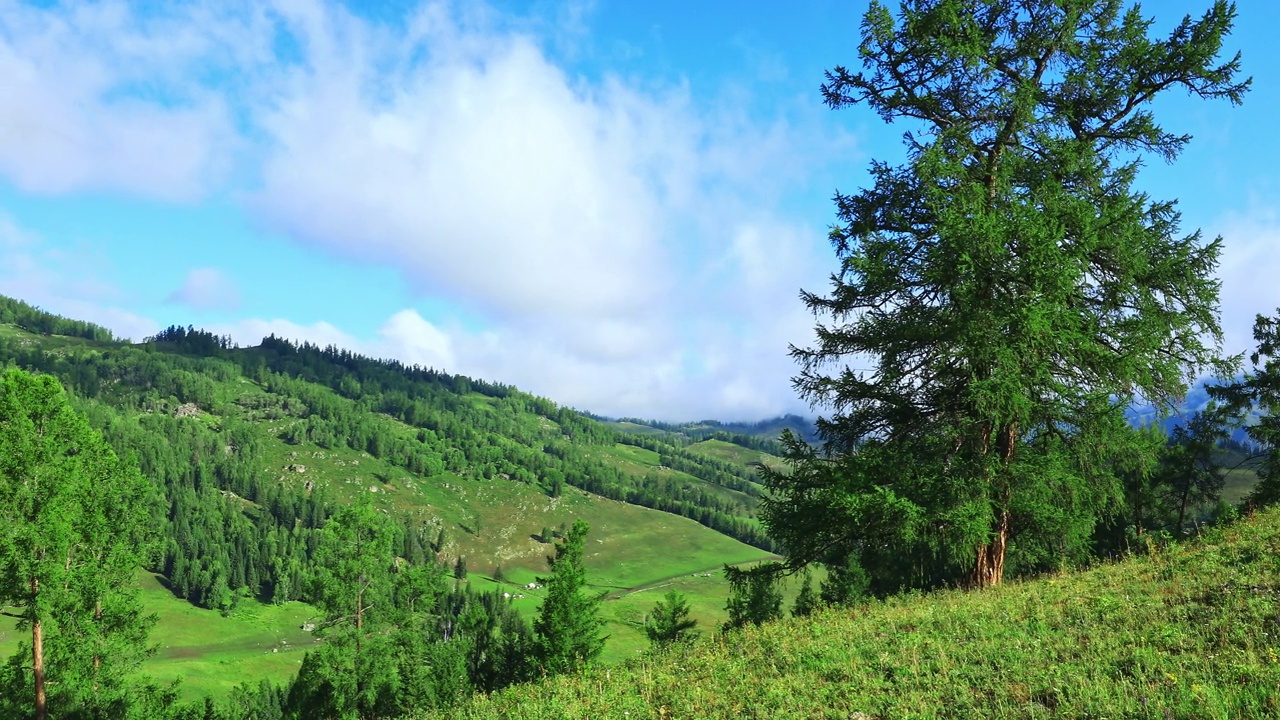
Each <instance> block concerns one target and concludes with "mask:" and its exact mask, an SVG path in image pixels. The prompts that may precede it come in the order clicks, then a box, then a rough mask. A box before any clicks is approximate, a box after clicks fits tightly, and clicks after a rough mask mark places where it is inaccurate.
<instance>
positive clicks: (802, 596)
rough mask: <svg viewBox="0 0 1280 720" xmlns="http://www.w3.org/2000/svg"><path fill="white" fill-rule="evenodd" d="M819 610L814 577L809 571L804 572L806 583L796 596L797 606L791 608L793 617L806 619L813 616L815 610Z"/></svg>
mask: <svg viewBox="0 0 1280 720" xmlns="http://www.w3.org/2000/svg"><path fill="white" fill-rule="evenodd" d="M817 609H818V596H817V595H815V594H814V592H813V575H812V573H810V572H809V570H808V569H806V570H805V571H804V582H803V583H801V585H800V592H799V594H797V595H796V602H795V605H793V606H792V607H791V615H792V616H793V617H805V616H806V615H812V614H813V611H814V610H817Z"/></svg>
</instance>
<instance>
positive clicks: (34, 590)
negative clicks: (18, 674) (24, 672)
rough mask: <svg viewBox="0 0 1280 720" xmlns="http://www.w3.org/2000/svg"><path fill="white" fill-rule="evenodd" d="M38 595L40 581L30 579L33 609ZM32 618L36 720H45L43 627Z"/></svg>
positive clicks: (37, 620) (37, 618)
mask: <svg viewBox="0 0 1280 720" xmlns="http://www.w3.org/2000/svg"><path fill="white" fill-rule="evenodd" d="M39 593H40V581H39V580H37V579H36V578H31V604H32V606H33V607H34V606H35V603H36V596H37V595H39ZM32 614H33V615H34V617H33V618H32V620H31V654H32V655H33V656H34V658H33V662H32V665H33V666H34V667H33V669H34V671H35V685H36V720H45V718H47V717H48V715H49V713H48V709H47V708H46V707H45V697H44V627H43V626H42V625H41V623H40V616H39V615H38V614H36V613H34V612H33V613H32Z"/></svg>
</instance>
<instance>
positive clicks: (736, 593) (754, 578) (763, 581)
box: [724, 563, 782, 630]
mask: <svg viewBox="0 0 1280 720" xmlns="http://www.w3.org/2000/svg"><path fill="white" fill-rule="evenodd" d="M781 570H782V568H781V566H779V565H778V564H777V563H766V564H764V565H757V566H756V567H753V568H749V569H747V570H743V569H741V568H736V567H733V566H732V565H725V566H724V576H725V578H726V579H728V581H729V600H728V601H727V602H726V603H725V610H727V611H728V612H729V619H728V620H727V621H726V622H725V624H724V629H725V630H733V629H736V628H740V627H743V626H745V625H747V624H748V623H750V624H752V625H761V624H763V623H766V622H772V621H774V620H777V619H778V618H780V617H782V590H781V589H780V588H779V587H778V583H779V581H780V580H781Z"/></svg>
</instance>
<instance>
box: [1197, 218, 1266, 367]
mask: <svg viewBox="0 0 1280 720" xmlns="http://www.w3.org/2000/svg"><path fill="white" fill-rule="evenodd" d="M1217 228H1218V229H1217V233H1219V234H1221V235H1222V241H1223V249H1222V259H1221V263H1220V265H1219V267H1218V277H1219V278H1220V279H1221V280H1222V294H1221V299H1222V329H1223V334H1224V336H1225V338H1224V345H1225V349H1226V351H1227V352H1228V353H1240V352H1252V351H1253V350H1254V349H1255V347H1256V345H1257V344H1256V343H1255V342H1254V341H1253V321H1254V318H1256V317H1257V316H1258V315H1259V314H1262V315H1268V316H1274V315H1275V313H1276V310H1277V308H1280V284H1277V283H1276V281H1275V279H1276V278H1280V252H1277V249H1278V248H1280V214H1277V211H1276V210H1275V209H1273V208H1270V207H1267V206H1258V205H1255V206H1253V207H1252V208H1251V209H1249V210H1248V211H1245V212H1233V213H1230V214H1228V215H1227V216H1226V217H1225V218H1224V219H1223V220H1222V221H1220V222H1219V223H1218V224H1217ZM1206 235H1210V233H1208V232H1206ZM1210 236H1211V235H1210Z"/></svg>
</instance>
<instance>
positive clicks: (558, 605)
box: [533, 520, 605, 675]
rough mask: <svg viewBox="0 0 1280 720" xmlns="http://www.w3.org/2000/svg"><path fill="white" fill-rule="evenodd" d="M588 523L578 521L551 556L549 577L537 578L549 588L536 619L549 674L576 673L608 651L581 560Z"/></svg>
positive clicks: (544, 665) (597, 606) (541, 657)
mask: <svg viewBox="0 0 1280 720" xmlns="http://www.w3.org/2000/svg"><path fill="white" fill-rule="evenodd" d="M589 530H590V527H589V526H588V525H587V523H586V522H584V521H582V520H576V521H574V523H573V527H572V528H570V530H569V532H568V533H567V534H566V535H565V537H564V539H563V541H562V542H560V543H558V544H557V545H556V554H555V556H554V557H548V558H547V564H548V565H549V566H550V568H551V575H550V576H548V577H540V578H538V582H540V583H542V584H543V585H545V586H546V589H547V596H546V599H545V600H543V601H542V608H541V609H540V611H539V613H538V618H537V619H536V620H535V621H534V623H533V630H534V633H535V636H536V642H537V648H538V660H539V661H540V663H541V665H542V669H543V670H544V671H545V672H546V673H547V674H548V675H557V674H560V673H565V672H572V671H574V670H577V669H578V668H580V667H582V666H583V665H585V664H587V663H589V662H591V661H592V660H594V659H595V658H596V657H598V656H599V655H600V652H601V651H602V650H603V649H604V641H605V636H604V635H602V634H601V626H602V624H603V623H602V622H601V620H600V616H599V613H600V597H599V596H598V595H594V594H592V593H590V592H589V591H587V570H586V566H585V564H584V562H583V555H584V552H585V544H586V538H587V532H588V531H589Z"/></svg>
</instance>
